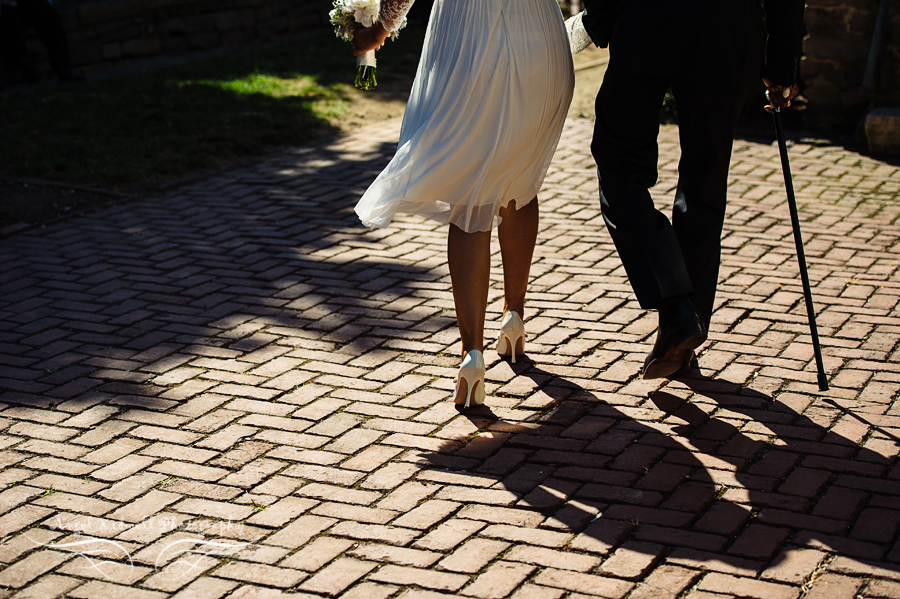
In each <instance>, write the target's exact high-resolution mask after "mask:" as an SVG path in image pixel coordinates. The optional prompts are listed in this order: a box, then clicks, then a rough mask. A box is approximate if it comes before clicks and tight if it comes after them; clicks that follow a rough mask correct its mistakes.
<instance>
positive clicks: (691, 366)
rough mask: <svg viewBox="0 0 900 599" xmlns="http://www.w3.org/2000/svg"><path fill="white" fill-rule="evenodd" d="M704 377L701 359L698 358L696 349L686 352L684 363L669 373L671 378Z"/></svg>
mask: <svg viewBox="0 0 900 599" xmlns="http://www.w3.org/2000/svg"><path fill="white" fill-rule="evenodd" d="M702 377H703V373H702V372H700V361H699V360H698V359H697V354H695V353H694V350H690V351H689V352H687V353H686V354H685V358H684V363H683V364H682V365H681V368H679V369H678V370H676V371H675V372H673V373H672V374H670V375H669V378H670V379H683V378H702Z"/></svg>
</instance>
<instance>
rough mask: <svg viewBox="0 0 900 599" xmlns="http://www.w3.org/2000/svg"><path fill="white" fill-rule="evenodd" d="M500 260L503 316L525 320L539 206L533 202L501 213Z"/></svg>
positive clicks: (535, 200) (512, 206)
mask: <svg viewBox="0 0 900 599" xmlns="http://www.w3.org/2000/svg"><path fill="white" fill-rule="evenodd" d="M500 218H501V219H502V220H501V222H500V227H499V229H500V231H499V232H500V257H501V258H502V259H503V296H504V300H503V313H504V314H506V312H507V311H509V310H513V311H515V312H517V313H518V314H519V316H521V317H523V318H524V316H525V291H526V290H527V289H528V275H529V273H530V272H531V259H532V257H533V256H534V245H535V243H536V241H537V232H538V203H537V198H534V199H533V200H532V201H531V202H529V203H528V204H527V205H526V206H524V207H523V208H522V209H521V210H516V205H515V203H514V202H510V203H509V204H508V205H507V206H506V208H502V209H501V210H500Z"/></svg>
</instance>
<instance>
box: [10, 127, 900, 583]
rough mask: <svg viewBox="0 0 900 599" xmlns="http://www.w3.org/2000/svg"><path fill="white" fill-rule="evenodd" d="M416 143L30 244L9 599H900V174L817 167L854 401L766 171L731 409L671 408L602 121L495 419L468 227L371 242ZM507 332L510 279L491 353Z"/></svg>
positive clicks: (396, 227)
mask: <svg viewBox="0 0 900 599" xmlns="http://www.w3.org/2000/svg"><path fill="white" fill-rule="evenodd" d="M399 126H400V123H399V121H393V122H388V123H385V124H383V125H378V126H374V127H371V128H366V129H364V130H361V131H360V132H359V133H358V134H355V135H351V136H348V137H342V138H338V139H333V140H328V141H324V142H321V143H318V144H315V145H311V146H305V147H302V148H297V149H296V150H293V151H291V152H287V153H284V154H281V155H279V156H275V157H272V158H271V159H269V160H267V161H266V162H264V163H261V164H259V165H256V166H253V167H248V168H245V169H242V170H239V171H234V172H230V173H228V174H227V175H221V176H216V177H213V178H210V179H208V180H205V181H200V182H197V183H195V184H192V185H190V186H186V187H181V188H178V189H174V190H171V191H169V192H166V193H165V194H162V195H160V196H159V197H156V198H152V199H147V200H142V201H139V202H134V203H130V204H123V205H118V206H115V207H111V208H109V209H104V210H102V211H98V212H95V213H93V214H90V215H87V216H84V217H81V218H77V219H72V220H70V221H68V222H65V223H59V224H55V225H53V226H48V227H47V228H46V229H42V230H34V231H31V232H28V233H25V234H19V235H15V236H12V237H9V238H6V239H3V240H0V467H2V471H0V485H2V488H0V598H2V597H12V596H16V594H17V593H20V592H22V596H26V595H28V596H62V595H67V596H69V597H73V598H78V599H93V598H95V597H96V598H107V597H118V596H122V597H129V598H131V597H135V598H136V599H161V598H163V597H176V596H177V597H190V596H194V597H208V598H209V599H218V598H220V597H226V598H227V599H250V598H252V597H265V598H266V599H270V598H276V597H285V598H288V597H295V598H299V599H309V598H310V597H324V596H329V597H331V596H335V597H337V596H340V597H343V598H346V599H360V598H365V599H371V598H385V599H386V598H388V597H394V598H395V599H400V598H401V597H402V598H403V599H434V598H436V597H441V596H448V595H453V594H461V595H466V596H470V597H479V598H480V597H484V598H490V599H500V598H503V597H510V598H515V599H533V598H537V599H562V598H563V597H566V598H567V599H582V598H584V597H586V596H602V597H612V598H615V599H624V598H625V597H626V596H627V597H628V599H648V598H654V599H655V598H657V597H664V598H675V597H684V598H687V599H722V598H727V597H733V596H740V597H759V598H765V599H769V598H776V599H780V598H784V599H796V598H799V597H800V596H801V595H803V596H804V598H807V597H808V598H810V599H812V598H813V597H842V596H847V597H854V596H857V595H859V596H861V597H867V598H868V597H872V598H875V597H877V598H884V597H897V596H900V545H898V533H900V531H898V523H900V469H898V468H897V453H898V443H897V434H898V430H900V406H898V405H897V403H896V400H897V396H898V392H900V365H898V364H900V311H898V305H900V302H898V298H900V266H898V260H897V251H898V249H900V226H898V224H897V223H898V222H900V202H897V199H900V184H898V183H897V182H896V178H897V177H898V170H897V169H896V168H895V167H891V166H890V165H887V164H885V163H880V162H878V161H875V160H872V159H869V158H865V157H859V156H854V155H851V154H849V153H848V152H846V151H845V150H843V149H841V148H830V147H824V146H821V145H814V144H806V145H803V144H799V143H798V144H795V145H794V147H793V148H792V161H793V165H794V167H795V185H796V188H797V197H798V200H799V202H800V214H801V217H802V219H803V221H804V233H805V234H806V235H807V257H808V261H809V263H810V269H809V270H810V278H811V280H812V282H813V293H814V297H815V298H816V302H817V307H818V308H819V327H820V328H819V330H820V335H821V339H822V345H823V353H824V354H825V362H826V367H827V370H828V373H829V375H830V377H831V380H830V382H831V390H830V391H828V392H827V393H824V394H823V393H820V392H819V391H818V390H817V386H816V381H815V371H814V368H813V366H812V348H811V346H810V344H809V341H808V329H807V328H806V322H805V311H804V307H803V299H802V293H801V289H800V283H799V279H798V274H797V272H796V262H795V261H794V257H793V241H792V239H791V228H790V224H789V222H788V216H787V212H786V210H785V209H784V200H783V198H782V197H781V195H779V190H781V189H782V188H781V182H780V181H779V177H780V171H779V170H778V169H779V168H780V167H779V162H778V152H777V149H776V148H773V147H770V146H769V145H766V144H757V143H754V142H749V141H739V142H737V143H736V147H735V153H734V157H735V158H734V161H733V164H732V170H731V178H732V180H731V182H730V188H729V189H730V192H729V193H730V197H729V206H728V216H727V220H726V228H725V233H724V239H723V248H724V249H723V264H722V269H721V282H720V293H719V299H718V304H717V306H716V311H715V314H714V318H713V324H712V326H711V331H710V338H709V341H708V342H707V343H706V344H705V345H704V346H703V347H702V348H701V349H702V351H701V353H700V364H701V368H702V372H703V374H704V375H705V376H700V375H695V376H692V377H689V378H684V379H679V380H671V381H670V380H665V379H661V380H656V381H644V380H642V379H640V378H639V373H640V369H641V365H642V362H643V359H644V355H645V353H646V352H647V351H648V350H649V348H650V347H651V346H652V344H653V338H654V334H655V327H656V318H655V315H653V314H652V313H648V312H646V311H644V310H641V309H640V307H639V306H638V304H637V302H636V300H635V299H634V297H633V295H632V293H631V289H630V286H629V285H628V281H627V278H626V276H625V273H624V271H623V269H622V265H621V263H620V261H619V260H618V257H617V254H616V251H615V247H614V245H613V243H612V241H611V240H610V238H609V236H608V234H607V233H606V230H605V228H604V226H603V224H602V217H601V215H600V211H599V206H598V202H597V181H596V175H595V167H594V165H593V160H592V159H591V157H590V154H589V147H590V139H591V127H590V122H588V121H569V122H568V123H567V125H566V129H565V131H564V133H563V137H562V140H561V142H560V145H559V150H558V152H557V154H556V157H555V159H554V162H553V164H552V165H551V168H550V170H549V172H548V176H547V179H546V181H545V185H544V188H543V189H542V191H541V194H540V201H541V225H540V226H541V228H540V233H539V243H538V247H537V249H536V252H535V261H534V265H533V269H532V282H531V286H530V290H529V303H528V306H527V314H526V315H527V320H526V328H527V331H528V340H527V351H528V354H527V359H523V360H522V361H521V362H520V363H519V364H515V365H512V364H509V363H508V362H506V361H503V360H501V359H500V358H499V356H498V355H497V353H496V352H495V351H494V350H493V349H492V346H493V343H491V347H489V348H488V349H487V351H486V352H485V360H486V363H487V365H488V371H487V374H486V378H485V389H486V391H487V394H488V399H487V406H486V407H483V408H479V409H477V410H473V411H471V412H468V413H466V414H460V413H459V412H458V411H457V409H456V407H455V406H454V405H453V403H452V392H453V389H454V378H455V376H456V368H457V367H458V362H459V353H458V350H459V346H458V343H459V336H458V331H457V329H456V325H455V318H454V313H453V298H452V293H451V287H450V279H449V272H448V270H447V265H446V229H445V227H443V226H441V225H438V224H435V223H431V222H428V221H424V220H422V219H419V218H416V217H412V216H405V215H400V216H398V217H397V218H396V219H395V221H394V223H392V225H391V227H389V228H387V229H382V230H367V229H365V228H363V227H362V226H360V225H359V223H358V221H357V219H356V216H355V214H354V213H353V206H354V204H355V202H356V200H357V199H358V197H359V196H360V195H361V194H362V192H363V191H364V189H365V188H366V187H367V186H368V185H369V184H370V183H371V181H372V180H373V179H374V177H375V176H377V174H378V173H379V172H380V171H381V169H382V168H383V166H384V165H385V164H386V163H387V161H388V160H389V159H390V157H391V155H392V153H393V152H394V150H395V149H396V144H393V143H390V141H389V140H394V139H397V132H398V129H399ZM660 147H661V153H660V183H659V185H657V187H656V188H654V194H655V197H657V198H658V200H659V201H660V203H661V204H662V206H663V208H664V209H668V207H670V206H671V190H672V189H673V188H674V186H675V176H676V171H675V168H676V165H677V162H678V154H677V151H678V139H677V130H676V129H674V128H666V127H663V129H662V132H661V136H660ZM781 193H783V191H782V192H781ZM667 202H668V203H667ZM876 217H877V218H876ZM492 249H493V252H494V254H493V255H494V258H495V262H494V266H495V267H499V248H498V246H497V244H496V243H494V245H493V246H492ZM502 307H503V295H502V278H501V276H500V270H499V268H495V269H494V271H493V273H492V285H491V289H490V291H489V304H488V311H487V312H488V320H487V324H486V328H487V329H488V333H487V335H488V337H489V339H491V341H493V339H495V338H496V333H497V329H498V328H499V324H500V317H501V314H502ZM104 552H105V553H104ZM99 558H102V559H103V560H106V561H105V563H104V564H103V565H102V566H98V565H97V561H96V560H97V559H99ZM91 559H94V560H95V561H94V562H91V561H89V560H91ZM98 568H99V569H98Z"/></svg>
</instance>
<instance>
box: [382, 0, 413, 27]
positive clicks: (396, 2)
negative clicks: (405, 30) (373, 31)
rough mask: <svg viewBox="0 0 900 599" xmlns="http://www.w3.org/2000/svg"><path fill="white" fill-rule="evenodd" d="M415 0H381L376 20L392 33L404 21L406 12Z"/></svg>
mask: <svg viewBox="0 0 900 599" xmlns="http://www.w3.org/2000/svg"><path fill="white" fill-rule="evenodd" d="M414 1H415V0H381V6H380V7H379V9H378V20H379V21H381V24H382V26H384V28H385V29H386V30H387V31H389V32H391V33H393V32H395V31H397V30H398V29H400V28H401V27H403V25H404V24H405V23H406V13H408V12H409V9H410V8H411V7H412V5H413V2H414Z"/></svg>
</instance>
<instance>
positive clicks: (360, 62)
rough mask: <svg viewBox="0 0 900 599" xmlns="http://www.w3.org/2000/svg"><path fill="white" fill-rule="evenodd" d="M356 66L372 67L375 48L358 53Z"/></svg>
mask: <svg viewBox="0 0 900 599" xmlns="http://www.w3.org/2000/svg"><path fill="white" fill-rule="evenodd" d="M356 66H357V67H372V68H373V69H374V68H375V50H369V51H368V52H366V53H365V54H360V55H359V56H357V57H356Z"/></svg>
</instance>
